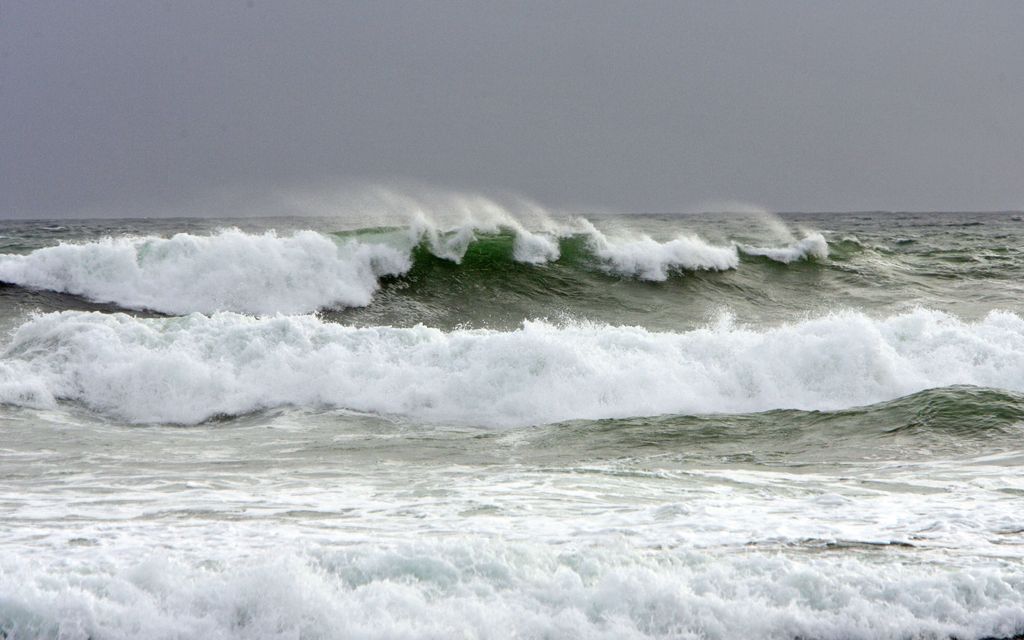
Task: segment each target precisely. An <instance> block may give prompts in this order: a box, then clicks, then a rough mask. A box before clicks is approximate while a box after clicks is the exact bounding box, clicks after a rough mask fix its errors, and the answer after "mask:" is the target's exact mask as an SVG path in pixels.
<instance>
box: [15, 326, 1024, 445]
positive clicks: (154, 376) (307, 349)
mask: <svg viewBox="0 0 1024 640" xmlns="http://www.w3.org/2000/svg"><path fill="white" fill-rule="evenodd" d="M3 361H4V362H5V364H6V366H7V367H9V368H11V370H13V371H15V372H16V375H15V376H14V379H16V380H18V382H17V384H15V385H7V386H0V391H2V393H3V394H4V395H3V396H2V397H0V401H2V402H6V403H10V404H25V405H30V406H31V404H32V403H33V402H36V401H37V400H35V399H39V398H42V399H43V400H40V401H45V398H47V397H53V398H57V399H63V400H72V401H76V402H80V403H82V404H84V405H86V406H88V407H90V408H92V409H94V410H96V411H100V412H103V413H106V414H109V415H112V416H116V417H118V418H121V419H125V420H129V421H134V422H174V423H197V422H200V421H203V420H206V419H208V418H210V417H213V416H217V415H238V414H242V413H246V412H250V411H255V410H260V409H265V408H269V407H278V406H285V405H296V406H304V407H336V408H345V409H352V410H357V411H367V412H373V413H379V414H394V415H400V416H407V417H409V418H413V419H416V420H419V421H430V422H452V423H459V424H478V425H487V426H514V425H528V424H540V423H550V422H558V421H563V420H571V419H600V418H618V417H630V416H644V415H658V414H676V413H679V414H702V413H719V412H721V413H746V412H751V411H764V410H769V409H781V408H793V409H805V410H813V409H822V410H830V409H839V408H845V407H850V406H855V405H866V404H872V403H875V402H880V401H884V400H889V399H893V398H896V397H899V396H903V395H906V394H909V393H913V392H916V391H920V390H923V389H927V388H932V387H944V386H949V385H958V384H966V385H978V386H985V387H993V388H1000V389H1006V390H1011V391H1024V320H1022V319H1021V318H1020V317H1019V316H1017V315H1014V314H1012V313H1008V312H993V313H991V314H989V315H988V316H987V317H986V318H985V319H983V320H981V321H978V322H963V321H961V320H958V319H956V318H955V317H952V316H949V315H947V314H944V313H940V312H935V311H926V310H919V311H915V312H912V313H907V314H903V315H898V316H893V317H890V318H887V319H883V320H876V319H872V318H869V317H867V316H865V315H863V314H859V313H853V312H849V313H838V314H832V315H827V316H824V317H820V318H816V319H812V320H807V321H804V322H800V323H795V324H787V325H782V326H778V327H774V328H768V329H763V330H755V329H750V328H745V327H741V326H736V325H734V324H733V323H732V322H731V321H729V320H728V319H727V318H726V319H723V320H722V321H721V322H719V323H718V324H717V325H715V326H709V327H705V328H701V329H697V330H693V331H687V332H682V333H656V332H651V331H647V330H645V329H641V328H635V327H612V326H604V325H588V324H577V325H567V326H556V325H552V324H548V323H545V322H527V323H524V325H523V326H522V328H520V329H518V330H515V331H510V332H499V331H491V330H457V331H452V332H443V331H440V330H437V329H431V328H427V327H423V326H417V327H413V328H409V329H401V328H392V327H370V328H355V327H348V326H342V325H337V324H332V323H328V322H324V321H321V320H319V319H318V318H316V317H311V316H302V317H272V318H252V317H247V316H240V315H236V314H232V313H219V314H215V315H213V316H212V317H208V316H203V315H199V314H195V315H191V316H188V317H183V318H169V319H138V318H133V317H130V316H126V315H123V314H112V315H105V314H98V313H81V312H61V313H53V314H46V315H41V316H37V317H35V318H33V319H32V320H30V321H28V322H27V323H25V324H24V325H23V326H21V327H20V328H19V329H18V330H17V331H16V333H15V334H14V336H13V338H12V341H11V343H10V344H9V345H8V346H7V348H6V349H5V350H4V352H3ZM25 389H29V390H35V391H32V392H31V393H28V392H26V391H25ZM44 392H45V393H44ZM26 394H27V395H26ZM26 398H29V399H28V400H27V399H26Z"/></svg>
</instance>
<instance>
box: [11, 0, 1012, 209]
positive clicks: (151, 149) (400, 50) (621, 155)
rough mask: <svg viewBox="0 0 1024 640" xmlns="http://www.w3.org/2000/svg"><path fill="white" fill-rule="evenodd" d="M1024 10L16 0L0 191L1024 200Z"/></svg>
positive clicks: (611, 199)
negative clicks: (395, 189)
mask: <svg viewBox="0 0 1024 640" xmlns="http://www.w3.org/2000/svg"><path fill="white" fill-rule="evenodd" d="M1022 33H1024V2H996V1H992V2H973V1H971V2H968V1H964V2H937V1H928V2H919V1H902V2H889V1H885V2H861V1H858V2H853V1H850V2H823V1H814V2H728V1H725V2H665V3H660V2H641V3H635V2H615V3H605V2H595V1H585V2H500V3H498V2H493V3H491V2H472V3H471V2H436V1H431V2H415V3H414V2H314V1H308V2H303V1H298V0H294V1H289V2H269V1H268V0H251V1H250V2H248V3H247V2H244V1H238V2H235V1H223V2H211V1H208V0H206V1H198V2H190V1H187V0H168V1H166V2H150V1H145V0H132V1H124V2H110V1H102V0H96V1H90V2H76V1H73V0H67V1H64V2H51V1H47V0H17V1H4V0H0V217H10V216H22V217H24V216H54V217H59V216H64V215H75V214H78V215H81V214H83V213H92V214H96V213H109V214H132V213H135V214H146V213H149V212H153V211H161V212H168V211H181V212H183V213H196V212H197V211H196V208H197V207H198V208H200V209H201V208H202V202H204V200H203V198H206V197H208V195H209V194H211V193H225V192H230V193H235V194H244V193H254V194H255V193H267V192H272V191H274V190H276V189H287V190H302V189H310V190H316V189H322V188H328V187H329V188H334V187H336V186H338V185H344V184H350V183H380V184H385V185H387V184H390V183H392V182H394V181H397V180H416V181H421V182H423V183H426V184H430V185H435V186H438V187H443V188H448V189H455V190H477V191H482V192H485V193H487V192H490V191H493V190H500V191H508V192H515V193H519V194H522V195H523V196H526V197H529V198H533V199H536V200H538V201H540V202H542V203H546V204H550V205H552V206H558V207H568V208H575V209H591V208H601V209H606V210H616V211H689V210H696V209H707V208H714V205H715V203H720V202H726V201H743V202H751V203H756V204H759V205H763V206H765V207H767V208H770V209H774V210H850V209H914V210H952V209H972V210H973V209H1020V208H1024V37H1022ZM197 203H200V204H198V205H197ZM190 208H191V209H190ZM208 213H210V214H217V213H244V211H208Z"/></svg>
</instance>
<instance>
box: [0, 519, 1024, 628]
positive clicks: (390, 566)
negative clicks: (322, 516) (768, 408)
mask: <svg viewBox="0 0 1024 640" xmlns="http://www.w3.org/2000/svg"><path fill="white" fill-rule="evenodd" d="M194 535H195V534H194V533H193V536H194ZM253 535H254V536H255V537H260V536H256V535H255V533H254V534H253ZM222 539H223V537H218V538H217V540H222ZM223 546H224V545H223V544H221V545H217V544H212V543H211V545H210V548H215V549H216V548H221V547H223ZM65 553H67V552H66V551H65ZM92 554H93V555H99V556H100V557H99V558H89V559H82V560H77V561H75V562H69V561H67V560H63V559H62V560H59V561H58V560H50V561H49V562H44V561H42V560H41V559H38V558H37V559H34V560H33V557H34V556H33V554H26V555H24V556H23V557H21V558H17V557H11V556H10V555H8V556H6V557H5V556H2V555H0V571H3V574H4V575H5V576H6V577H7V579H6V580H4V581H3V582H2V583H0V635H4V636H5V637H11V638H21V637H26V638H41V637H68V638H86V637H95V638H121V637H145V638H183V637H187V638H225V639H229V638H268V639H269V638H298V637H302V638H306V637H310V638H325V639H328V638H353V637H357V638H394V637H422V638H453V637H459V638H477V637H488V638H541V637H545V638H546V637H568V638H632V639H640V638H709V639H728V638H752V639H757V638H775V639H784V638H793V639H796V638H818V639H821V640H831V639H836V640H838V639H848V638H879V639H890V640H898V639H905V638H922V639H924V638H932V639H935V640H938V639H941V638H953V637H955V638H982V637H986V638H993V639H994V638H1009V637H1011V636H1015V635H1016V634H1019V633H1021V632H1022V631H1024V580H1022V576H1021V573H1020V571H1019V570H1018V569H1016V568H1014V567H1012V566H1007V565H1006V564H999V563H997V562H990V563H987V565H986V566H983V567H977V568H970V569H964V568H953V567H949V566H935V565H932V564H928V563H923V562H921V561H920V560H903V561H900V558H899V556H896V557H895V558H893V557H891V556H890V557H888V558H887V562H885V563H879V562H871V561H869V560H865V559H863V558H858V557H857V556H856V555H852V554H850V555H844V556H843V557H835V556H829V555H825V554H819V555H817V556H812V555H806V556H803V557H800V556H795V555H792V556H786V555H781V554H776V555H767V554H760V553H744V554H733V555H729V556H712V555H707V554H698V553H692V552H686V551H679V550H666V551H663V552H662V553H661V554H658V555H652V554H645V553H643V552H641V551H638V550H634V549H629V548H621V547H620V546H616V545H613V546H612V547H611V548H608V549H604V550H602V549H586V548H584V549H577V548H566V547H564V546H557V547H556V546H548V545H543V544H536V543H534V544H525V543H509V542H504V541H497V542H487V541H484V540H481V539H479V538H471V537H466V536H460V537H456V538H455V539H452V540H450V541H448V542H442V543H437V542H422V543H418V544H417V543H406V544H400V545H388V544H375V545H372V546H370V545H367V546H357V547H353V548H349V549H340V550H339V549H337V548H335V549H330V550H328V549H323V548H319V549H314V550H311V551H310V552H308V553H305V554H299V553H294V552H284V553H281V552H280V550H279V551H278V552H277V553H276V554H275V555H277V558H276V559H274V558H272V557H270V556H269V554H268V553H266V552H262V553H255V554H251V555H250V556H243V557H238V556H237V555H236V556H235V557H232V555H231V554H230V552H225V551H220V552H218V553H216V554H215V557H217V560H209V559H203V560H202V561H198V562H197V561H196V560H194V559H192V558H188V557H183V556H182V555H181V554H176V553H163V554H161V556H160V557H156V556H153V557H150V558H144V559H131V560H127V561H126V559H125V555H126V554H124V553H123V552H122V553H121V554H120V555H118V556H117V557H111V556H109V555H107V554H105V553H102V552H101V551H95V550H94V551H93V552H92ZM36 555H38V554H36Z"/></svg>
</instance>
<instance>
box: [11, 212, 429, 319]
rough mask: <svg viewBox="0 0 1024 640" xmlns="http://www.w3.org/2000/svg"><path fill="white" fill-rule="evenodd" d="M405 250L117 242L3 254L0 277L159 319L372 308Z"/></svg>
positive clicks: (322, 242) (280, 240)
mask: <svg viewBox="0 0 1024 640" xmlns="http://www.w3.org/2000/svg"><path fill="white" fill-rule="evenodd" d="M411 264H412V263H411V261H410V258H409V252H408V251H407V250H401V249H396V248H393V247H390V246H386V245H382V244H363V243H357V242H343V243H341V244H336V243H335V242H333V241H331V240H330V239H329V238H327V237H326V236H323V235H321V234H318V233H315V232H313V231H300V232H298V233H295V234H294V235H292V236H285V237H280V236H278V235H276V234H275V233H273V232H268V233H265V234H261V235H251V234H246V233H243V232H241V231H238V230H233V229H232V230H225V231H221V232H219V233H217V234H215V235H212V236H195V235H190V234H186V233H179V234H177V235H174V236H173V237H171V238H167V239H164V238H159V237H141V238H138V237H136V238H133V237H119V238H113V239H111V238H107V239H104V240H101V241H99V242H91V243H84V244H61V245H58V246H55V247H47V248H44V249H38V250H36V251H34V252H32V253H31V254H28V255H24V256H21V255H4V256H0V280H2V281H6V282H12V283H15V284H19V285H22V286H27V287H35V288H41V289H50V290H53V291H61V292H65V293H74V294H77V295H81V296H85V297H87V298H90V299H92V300H97V301H100V302H115V303H117V304H119V305H122V306H126V307H133V308H145V309H152V310H155V311H162V312H165V313H191V312H193V311H199V312H205V313H212V312H214V311H220V310H228V311H238V312H243V313H252V314H263V313H276V312H281V313H304V312H310V311H315V310H316V309H319V308H321V307H325V306H332V305H337V306H364V305H367V304H369V303H370V301H371V299H372V297H373V293H374V292H375V291H376V290H377V288H378V278H380V277H381V276H383V275H397V274H400V273H404V272H405V271H407V270H408V269H409V267H410V266H411Z"/></svg>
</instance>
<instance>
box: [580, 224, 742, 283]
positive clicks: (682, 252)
mask: <svg viewBox="0 0 1024 640" xmlns="http://www.w3.org/2000/svg"><path fill="white" fill-rule="evenodd" d="M576 225H577V226H578V227H580V228H581V229H582V232H583V233H584V234H585V235H586V236H587V237H588V244H589V246H590V249H591V251H593V252H594V255H595V256H597V257H598V258H600V259H601V260H603V261H604V263H605V266H606V268H607V269H608V271H610V272H612V273H615V274H617V275H622V276H627V277H634V278H639V279H641V280H652V281H659V282H661V281H665V280H667V279H668V277H669V274H670V273H671V272H673V271H725V270H727V269H735V268H736V267H738V266H739V263H740V259H739V255H738V254H737V252H736V249H735V247H716V246H714V245H711V244H708V243H707V242H705V241H704V240H702V239H700V238H699V237H697V236H696V235H680V236H679V237H677V238H675V239H673V240H668V241H666V242H659V241H657V240H655V239H654V238H651V237H650V236H648V235H645V234H640V235H634V236H627V237H618V236H609V235H606V234H605V233H603V232H602V231H600V230H599V229H597V228H596V227H595V226H594V225H593V224H591V223H590V222H589V221H587V220H585V219H579V220H577V221H576Z"/></svg>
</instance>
